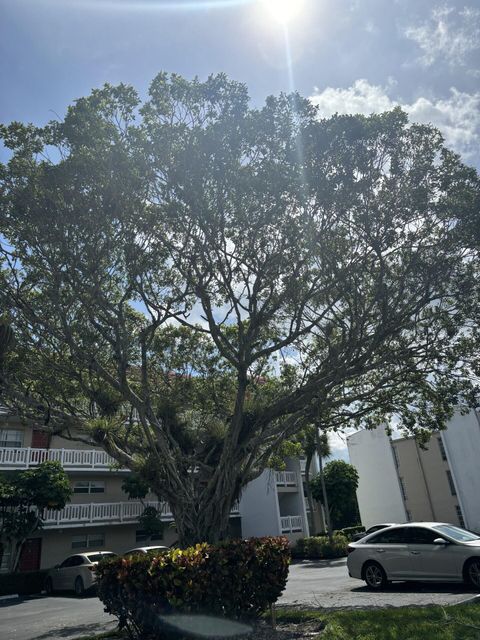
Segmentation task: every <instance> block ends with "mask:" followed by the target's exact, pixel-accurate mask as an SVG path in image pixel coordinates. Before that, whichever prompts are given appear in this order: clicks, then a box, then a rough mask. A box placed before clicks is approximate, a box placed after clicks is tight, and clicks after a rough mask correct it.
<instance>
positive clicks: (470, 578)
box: [463, 558, 480, 589]
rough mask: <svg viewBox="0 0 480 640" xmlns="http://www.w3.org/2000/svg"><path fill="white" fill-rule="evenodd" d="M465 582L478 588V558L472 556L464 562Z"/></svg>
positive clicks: (479, 570) (479, 579)
mask: <svg viewBox="0 0 480 640" xmlns="http://www.w3.org/2000/svg"><path fill="white" fill-rule="evenodd" d="M463 575H464V578H465V582H466V583H467V584H469V585H471V586H472V587H475V588H476V589H480V558H472V559H471V560H469V561H468V562H467V563H466V564H465V569H464V574H463Z"/></svg>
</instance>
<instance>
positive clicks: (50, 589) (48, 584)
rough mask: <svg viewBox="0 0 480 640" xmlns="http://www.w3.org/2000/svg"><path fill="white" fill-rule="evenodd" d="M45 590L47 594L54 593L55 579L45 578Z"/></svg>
mask: <svg viewBox="0 0 480 640" xmlns="http://www.w3.org/2000/svg"><path fill="white" fill-rule="evenodd" d="M45 591H46V594H47V596H51V595H52V593H53V581H52V579H51V578H47V579H46V580H45Z"/></svg>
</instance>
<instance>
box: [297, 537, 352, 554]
mask: <svg viewBox="0 0 480 640" xmlns="http://www.w3.org/2000/svg"><path fill="white" fill-rule="evenodd" d="M347 546H348V540H347V538H346V537H345V536H344V535H343V534H342V533H339V532H335V533H334V534H333V540H332V542H330V540H329V538H328V536H312V537H310V538H303V539H301V540H298V542H297V544H296V546H295V547H294V549H293V550H292V555H293V556H294V557H295V558H308V559H312V560H313V559H325V560H326V559H328V558H341V557H343V556H346V555H347Z"/></svg>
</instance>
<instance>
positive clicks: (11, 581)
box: [0, 570, 47, 596]
mask: <svg viewBox="0 0 480 640" xmlns="http://www.w3.org/2000/svg"><path fill="white" fill-rule="evenodd" d="M46 575H47V571H46V570H45V571H26V572H24V573H2V574H0V596H7V595H11V594H13V593H19V594H20V595H22V596H29V595H31V594H33V593H40V591H42V590H43V589H44V585H45V578H46Z"/></svg>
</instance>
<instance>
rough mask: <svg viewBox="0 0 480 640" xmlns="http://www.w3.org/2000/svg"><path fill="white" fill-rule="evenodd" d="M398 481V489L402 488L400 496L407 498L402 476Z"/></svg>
mask: <svg viewBox="0 0 480 640" xmlns="http://www.w3.org/2000/svg"><path fill="white" fill-rule="evenodd" d="M398 479H399V481H400V489H401V490H402V497H403V499H404V500H406V499H407V492H406V491H405V485H404V484H403V478H398Z"/></svg>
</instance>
